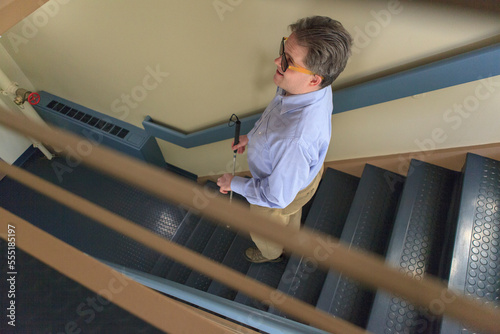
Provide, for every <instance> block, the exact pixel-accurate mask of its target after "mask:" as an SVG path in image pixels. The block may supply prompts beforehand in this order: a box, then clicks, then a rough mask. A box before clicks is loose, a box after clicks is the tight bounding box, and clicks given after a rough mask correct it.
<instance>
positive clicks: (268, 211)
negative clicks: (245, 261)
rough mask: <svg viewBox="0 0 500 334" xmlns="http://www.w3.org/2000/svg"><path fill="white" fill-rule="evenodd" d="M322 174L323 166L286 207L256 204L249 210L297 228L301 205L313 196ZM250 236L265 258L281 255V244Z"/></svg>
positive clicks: (298, 226)
mask: <svg viewBox="0 0 500 334" xmlns="http://www.w3.org/2000/svg"><path fill="white" fill-rule="evenodd" d="M322 175H323V167H322V168H321V170H320V172H319V173H318V175H316V177H315V178H314V180H313V181H312V182H311V183H310V184H309V185H308V186H307V187H305V188H304V189H302V190H301V191H299V192H298V193H297V196H295V199H294V200H293V201H292V203H290V204H289V205H288V206H287V207H286V208H284V209H273V208H267V207H263V206H258V205H250V211H253V212H256V213H259V214H262V215H265V216H266V217H271V218H273V219H275V221H277V222H280V223H281V224H283V225H288V226H291V227H293V228H295V229H297V230H298V229H300V220H301V217H302V207H303V206H304V205H306V204H307V202H309V200H311V198H312V197H313V196H314V193H315V192H316V190H317V189H318V185H319V182H320V181H321V177H322ZM250 236H251V237H252V241H253V242H254V243H255V245H256V246H257V248H258V249H259V250H260V251H261V252H262V255H263V256H264V257H265V258H268V259H270V260H272V259H276V258H278V257H279V256H280V255H281V253H283V246H281V245H278V244H276V243H274V242H271V241H267V240H266V239H263V238H261V237H260V236H258V235H255V234H254V233H250Z"/></svg>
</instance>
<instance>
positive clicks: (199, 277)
mask: <svg viewBox="0 0 500 334" xmlns="http://www.w3.org/2000/svg"><path fill="white" fill-rule="evenodd" d="M235 236H236V233H235V232H234V231H232V230H230V229H228V228H227V227H226V226H222V225H218V226H217V227H216V228H215V231H214V233H213V234H212V236H211V237H210V240H209V241H208V243H207V245H206V246H205V249H204V250H203V253H202V255H204V256H206V257H208V258H209V259H211V260H214V261H216V262H219V263H220V262H222V260H224V257H225V255H226V253H227V251H228V249H229V247H230V246H231V243H232V242H233V240H234V238H235ZM211 282H212V279H211V278H209V277H207V276H205V275H203V274H201V273H199V272H196V271H193V272H191V274H190V275H189V277H188V279H187V280H186V283H185V285H187V286H190V287H194V288H196V289H198V290H202V291H207V289H208V287H209V286H210V283H211Z"/></svg>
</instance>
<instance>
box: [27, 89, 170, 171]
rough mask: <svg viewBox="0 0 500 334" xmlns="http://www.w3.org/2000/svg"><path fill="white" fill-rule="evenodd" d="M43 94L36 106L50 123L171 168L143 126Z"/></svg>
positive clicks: (141, 158)
mask: <svg viewBox="0 0 500 334" xmlns="http://www.w3.org/2000/svg"><path fill="white" fill-rule="evenodd" d="M39 94H40V102H39V103H38V104H37V105H35V106H33V107H34V108H35V110H36V111H37V112H38V114H39V115H40V116H41V117H42V119H43V120H45V121H46V122H47V123H49V124H52V125H55V126H57V127H60V128H63V129H66V130H68V131H70V132H73V133H76V134H78V135H80V136H83V137H87V138H89V139H93V140H97V141H98V142H100V143H101V144H104V145H105V146H108V147H110V148H112V149H115V150H117V151H120V152H122V153H125V154H128V155H130V156H132V157H134V158H137V159H139V160H142V161H145V162H148V163H150V164H153V165H156V166H159V167H162V168H168V166H167V164H166V162H165V160H164V158H163V154H162V153H161V150H160V147H159V146H158V143H157V142H156V139H155V138H154V137H153V136H150V135H149V134H148V133H146V131H144V130H143V129H141V128H139V127H136V126H134V125H132V124H129V123H127V122H124V121H121V120H119V119H116V118H113V117H110V116H108V115H105V114H102V113H100V112H97V111H95V110H92V109H89V108H86V107H84V106H81V105H79V104H76V103H73V102H71V101H68V100H65V99H63V98H60V97H58V96H55V95H52V94H50V93H47V92H44V91H41V92H39Z"/></svg>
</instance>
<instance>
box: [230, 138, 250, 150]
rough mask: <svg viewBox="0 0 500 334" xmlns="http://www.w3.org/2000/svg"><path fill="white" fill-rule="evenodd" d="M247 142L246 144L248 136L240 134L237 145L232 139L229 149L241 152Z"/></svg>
mask: <svg viewBox="0 0 500 334" xmlns="http://www.w3.org/2000/svg"><path fill="white" fill-rule="evenodd" d="M247 144H248V137H247V135H243V136H240V142H239V143H238V144H237V145H234V140H233V142H232V143H231V149H232V150H233V151H234V150H238V153H239V154H242V153H243V152H245V147H246V146H247Z"/></svg>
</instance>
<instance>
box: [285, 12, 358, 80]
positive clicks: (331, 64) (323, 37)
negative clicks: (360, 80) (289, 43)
mask: <svg viewBox="0 0 500 334" xmlns="http://www.w3.org/2000/svg"><path fill="white" fill-rule="evenodd" d="M290 29H291V30H292V32H293V33H294V34H295V37H296V38H297V42H298V43H299V45H301V46H304V47H306V48H307V49H308V52H307V56H306V59H305V65H306V66H307V68H308V69H309V70H310V71H312V72H314V73H317V74H319V75H321V76H323V81H322V82H321V88H323V87H326V86H328V85H331V84H332V83H333V81H335V79H337V77H338V76H339V74H340V73H342V71H343V70H344V68H345V66H346V64H347V60H348V59H349V56H350V55H351V44H352V37H351V35H350V34H349V33H348V32H347V30H345V28H344V27H343V26H342V24H341V23H340V22H338V21H336V20H333V19H331V18H329V17H326V16H311V17H306V18H303V19H300V20H298V21H297V22H295V23H293V24H291V25H290Z"/></svg>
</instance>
